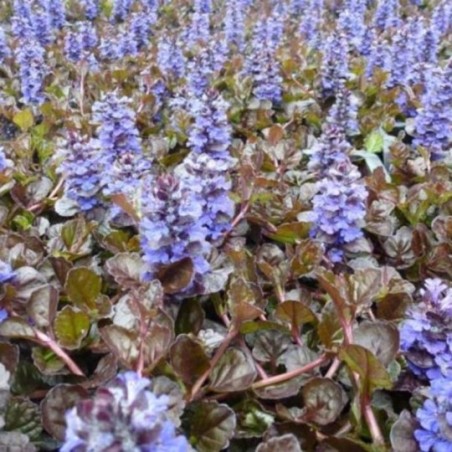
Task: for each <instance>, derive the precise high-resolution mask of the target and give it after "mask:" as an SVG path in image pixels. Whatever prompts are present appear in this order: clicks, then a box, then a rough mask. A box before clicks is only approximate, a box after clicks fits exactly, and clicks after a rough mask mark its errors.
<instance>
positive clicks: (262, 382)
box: [252, 354, 328, 389]
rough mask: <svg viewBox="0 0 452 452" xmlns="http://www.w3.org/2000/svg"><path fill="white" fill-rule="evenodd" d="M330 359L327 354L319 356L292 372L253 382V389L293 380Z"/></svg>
mask: <svg viewBox="0 0 452 452" xmlns="http://www.w3.org/2000/svg"><path fill="white" fill-rule="evenodd" d="M327 359H328V357H327V355H325V354H324V355H321V356H320V357H319V358H317V359H316V360H315V361H312V362H311V363H309V364H306V366H303V367H300V368H298V369H295V370H291V371H290V372H286V373H284V374H281V375H275V376H274V377H269V378H266V379H264V380H260V381H258V382H256V383H254V384H253V386H252V387H253V389H259V388H264V387H265V386H271V385H275V384H278V383H284V382H285V381H287V380H291V379H292V378H295V377H298V376H299V375H302V374H305V373H307V372H310V371H311V370H313V369H315V368H316V367H318V366H320V365H321V364H323V363H324V362H325V361H326V360H327Z"/></svg>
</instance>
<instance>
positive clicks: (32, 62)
mask: <svg viewBox="0 0 452 452" xmlns="http://www.w3.org/2000/svg"><path fill="white" fill-rule="evenodd" d="M44 55H45V50H44V48H43V47H42V46H41V45H40V44H39V43H38V42H33V40H31V41H30V40H24V41H23V42H22V43H21V45H20V46H19V47H18V48H17V51H16V58H17V62H18V64H19V76H20V83H21V91H22V96H23V99H24V102H25V103H27V104H41V103H42V102H44V94H43V85H44V78H45V76H46V74H47V69H46V64H45V61H44Z"/></svg>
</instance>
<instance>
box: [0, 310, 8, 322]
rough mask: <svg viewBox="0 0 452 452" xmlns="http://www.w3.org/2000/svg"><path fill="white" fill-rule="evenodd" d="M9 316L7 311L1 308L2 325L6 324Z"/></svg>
mask: <svg viewBox="0 0 452 452" xmlns="http://www.w3.org/2000/svg"><path fill="white" fill-rule="evenodd" d="M8 316H9V314H8V311H7V310H6V309H3V308H0V323H2V322H4V321H5V320H6V319H7V318H8Z"/></svg>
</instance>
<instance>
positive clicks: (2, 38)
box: [0, 27, 11, 64]
mask: <svg viewBox="0 0 452 452" xmlns="http://www.w3.org/2000/svg"><path fill="white" fill-rule="evenodd" d="M10 56H11V49H10V47H9V43H8V39H7V37H6V35H5V31H4V29H3V27H0V64H1V63H3V62H4V61H5V59H6V58H9V57H10Z"/></svg>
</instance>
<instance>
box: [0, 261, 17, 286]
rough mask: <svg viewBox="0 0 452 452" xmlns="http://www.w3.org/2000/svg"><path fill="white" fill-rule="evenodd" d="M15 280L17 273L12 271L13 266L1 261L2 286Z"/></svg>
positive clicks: (0, 280) (0, 282)
mask: <svg viewBox="0 0 452 452" xmlns="http://www.w3.org/2000/svg"><path fill="white" fill-rule="evenodd" d="M15 278H16V272H15V271H14V270H13V269H12V267H11V265H9V264H8V263H7V262H5V261H3V260H1V259H0V284H6V283H9V282H12V281H14V279H15Z"/></svg>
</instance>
